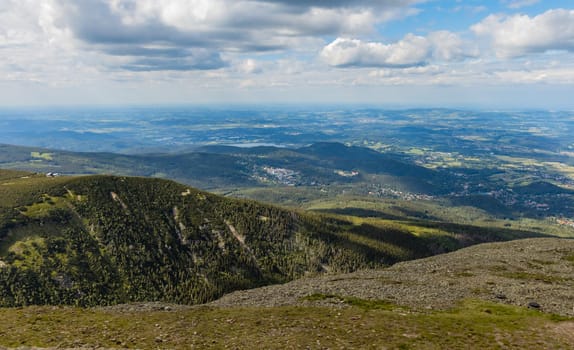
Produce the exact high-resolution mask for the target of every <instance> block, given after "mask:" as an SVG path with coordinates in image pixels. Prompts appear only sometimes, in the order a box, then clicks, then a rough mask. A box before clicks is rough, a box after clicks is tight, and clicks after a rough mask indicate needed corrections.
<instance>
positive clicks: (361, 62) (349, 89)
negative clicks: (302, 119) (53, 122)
mask: <svg viewBox="0 0 574 350" xmlns="http://www.w3.org/2000/svg"><path fill="white" fill-rule="evenodd" d="M573 7H574V6H573V2H572V1H571V0H569V1H565V0H564V1H558V0H557V1H541V0H492V1H456V0H451V1H424V0H350V1H345V0H329V1H327V0H307V1H303V0H289V1H288V0H233V1H232V0H84V1H74V0H26V1H22V0H0V107H1V106H18V105H37V106H42V105H100V104H106V105H107V104H131V105H133V104H171V103H177V104H182V103H183V104H204V103H212V104H229V103H249V104H265V103H297V104H299V103H304V104H313V103H320V104H328V103H338V104H340V103H352V104H370V105H380V106H383V107H384V106H389V107H400V106H402V107H411V106H416V107H419V106H441V107H480V108H489V109H492V108H549V109H574V99H572V98H571V95H572V92H573V91H574V9H573Z"/></svg>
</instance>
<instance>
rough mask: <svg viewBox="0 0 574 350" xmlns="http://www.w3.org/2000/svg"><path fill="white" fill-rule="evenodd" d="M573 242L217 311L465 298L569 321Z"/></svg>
mask: <svg viewBox="0 0 574 350" xmlns="http://www.w3.org/2000/svg"><path fill="white" fill-rule="evenodd" d="M573 290H574V240H572V239H560V238H532V239H523V240H516V241H512V242H498V243H485V244H479V245H475V246H472V247H467V248H464V249H460V250H458V251H456V252H451V253H448V254H441V255H436V256H433V257H429V258H425V259H419V260H413V261H406V262H401V263H398V264H395V265H393V266H391V267H388V268H384V269H377V270H364V271H359V272H355V273H350V274H343V275H331V276H322V277H318V278H303V279H300V280H297V281H293V282H290V283H287V284H284V285H278V286H269V287H264V288H259V289H252V290H248V291H238V292H234V293H231V294H228V295H226V296H224V297H223V298H221V299H219V300H217V301H215V302H214V303H212V304H213V305H218V306H234V307H237V306H250V307H252V306H256V307H263V306H284V305H307V306H309V305H316V304H319V305H338V304H341V303H343V304H344V303H347V302H349V301H352V300H353V299H357V300H370V301H372V302H386V303H388V304H390V305H400V306H403V307H408V308H411V309H415V310H433V309H434V310H437V309H438V310H446V309H449V308H453V307H455V306H456V305H458V304H459V303H461V302H462V301H464V300H467V299H481V300H484V301H488V302H497V303H503V304H511V305H515V306H522V307H529V306H530V307H531V308H535V309H541V310H543V311H546V312H549V313H554V314H560V315H564V316H570V317H574V300H573V298H574V294H573V292H572V291H573Z"/></svg>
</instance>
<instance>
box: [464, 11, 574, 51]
mask: <svg viewBox="0 0 574 350" xmlns="http://www.w3.org/2000/svg"><path fill="white" fill-rule="evenodd" d="M471 30H472V31H473V32H474V33H475V34H476V35H477V36H479V37H483V38H486V39H487V40H489V41H490V45H491V46H492V48H493V50H494V51H495V53H496V55H497V56H499V57H506V58H508V57H517V56H522V55H525V54H528V53H541V52H546V51H551V50H563V51H574V10H564V9H556V10H548V11H547V12H544V13H542V14H540V15H538V16H535V17H529V16H527V15H512V16H503V15H490V16H488V17H486V18H485V19H484V20H482V21H481V22H480V23H477V24H475V25H474V26H472V27H471Z"/></svg>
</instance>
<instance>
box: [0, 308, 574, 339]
mask: <svg viewBox="0 0 574 350" xmlns="http://www.w3.org/2000/svg"><path fill="white" fill-rule="evenodd" d="M347 304H349V305H347V306H346V307H343V308H326V307H273V308H263V309H261V308H210V307H194V308H181V307H178V306H161V307H160V306H157V307H154V308H151V309H150V308H147V309H144V310H138V308H137V306H134V307H133V308H132V309H128V310H125V309H116V308H106V309H79V308H70V307H27V308H23V309H22V308H13V309H0V317H1V318H2V320H3V322H2V323H1V324H0V346H2V347H9V348H23V347H24V348H27V347H57V348H72V347H75V348H80V347H89V348H100V347H104V348H139V349H152V348H169V349H188V348H190V347H191V348H201V349H204V348H218V349H222V348H234V349H253V348H260V349H286V348H308V349H325V348H331V349H332V348H346V349H380V348H388V349H463V348H464V349H495V348H516V349H570V348H571V345H572V342H573V341H574V338H573V336H572V334H574V333H573V332H572V330H573V329H574V323H573V322H572V321H568V320H567V319H565V318H560V317H555V316H552V315H548V314H543V313H540V312H538V311H533V310H527V309H524V308H518V307H514V306H507V305H498V304H493V303H487V302H480V301H475V300H467V301H465V302H464V303H462V304H460V305H459V306H458V307H456V308H454V309H452V310H448V311H440V312H436V311H435V312H430V311H429V312H413V311H409V310H405V309H392V308H389V307H387V304H386V303H377V302H373V301H362V300H358V299H350V300H348V301H347ZM381 305H382V306H381Z"/></svg>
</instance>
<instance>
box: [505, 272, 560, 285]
mask: <svg viewBox="0 0 574 350" xmlns="http://www.w3.org/2000/svg"><path fill="white" fill-rule="evenodd" d="M499 276H501V277H506V278H512V279H517V280H530V281H540V282H544V283H548V284H552V283H559V282H564V281H566V279H565V278H563V277H558V276H551V275H548V274H542V273H531V272H522V271H514V272H510V271H508V272H504V273H501V274H499Z"/></svg>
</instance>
